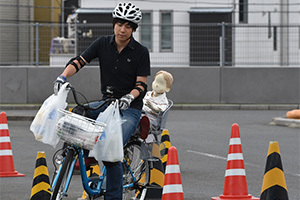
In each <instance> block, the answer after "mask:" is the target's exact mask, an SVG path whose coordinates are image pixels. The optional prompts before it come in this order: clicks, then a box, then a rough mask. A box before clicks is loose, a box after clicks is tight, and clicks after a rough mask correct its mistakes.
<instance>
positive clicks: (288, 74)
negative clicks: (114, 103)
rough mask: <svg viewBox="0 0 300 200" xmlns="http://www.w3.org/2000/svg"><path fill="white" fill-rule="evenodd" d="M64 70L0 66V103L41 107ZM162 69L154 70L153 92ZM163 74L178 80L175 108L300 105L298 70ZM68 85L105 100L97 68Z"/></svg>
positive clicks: (208, 70)
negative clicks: (180, 105) (190, 105)
mask: <svg viewBox="0 0 300 200" xmlns="http://www.w3.org/2000/svg"><path fill="white" fill-rule="evenodd" d="M62 70H63V68H61V67H60V68H59V67H39V68H36V67H0V103H1V104H7V103H8V104H11V103H39V104H40V103H42V102H43V101H44V100H45V99H46V98H47V97H49V96H50V95H51V94H52V93H53V81H54V80H55V79H56V77H57V75H58V74H60V73H61V72H62ZM159 70H161V68H151V77H149V78H148V85H149V90H151V83H152V81H153V77H154V75H155V73H156V72H157V71H159ZM164 70H166V71H169V72H170V73H171V74H172V75H173V76H174V83H173V85H172V88H171V91H170V92H169V93H168V94H167V96H168V98H170V99H172V100H173V101H174V103H200V104H204V103H205V104H219V103H226V104H300V84H299V80H300V68H299V67H298V68H292V67H279V68H269V67H268V68H263V67H260V68H251V67H247V68H245V67H244V68H238V67H201V68H198V67H186V68H184V67H182V68H177V67H169V68H164ZM69 81H70V83H72V85H73V86H75V88H76V89H77V90H78V91H80V92H81V93H83V94H84V95H85V96H86V97H87V99H88V100H97V99H100V98H101V94H100V80H99V68H98V67H94V66H88V67H85V68H84V69H82V70H81V71H80V73H78V74H76V75H75V76H73V77H71V78H70V79H69ZM69 96H71V95H69ZM70 101H73V99H72V98H70Z"/></svg>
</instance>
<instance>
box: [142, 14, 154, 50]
mask: <svg viewBox="0 0 300 200" xmlns="http://www.w3.org/2000/svg"><path fill="white" fill-rule="evenodd" d="M151 24H152V13H150V12H148V13H147V12H144V13H143V18H142V21H141V25H140V30H141V43H142V44H143V45H145V46H146V47H147V48H148V49H149V51H152V25H151Z"/></svg>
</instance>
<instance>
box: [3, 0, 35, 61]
mask: <svg viewBox="0 0 300 200" xmlns="http://www.w3.org/2000/svg"><path fill="white" fill-rule="evenodd" d="M32 5H33V0H1V6H0V23H1V27H0V38H1V41H9V43H10V45H2V44H1V41H0V59H1V63H18V62H22V63H25V64H27V63H29V62H30V61H31V60H32V54H31V51H30V50H28V49H31V48H32V45H31V41H32V29H31V28H28V27H25V26H22V24H23V23H28V22H31V21H32V19H33V9H32ZM11 24H14V25H16V26H12V25H11ZM11 52H14V53H13V54H12V53H11Z"/></svg>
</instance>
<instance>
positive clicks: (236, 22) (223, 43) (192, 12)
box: [76, 0, 300, 67]
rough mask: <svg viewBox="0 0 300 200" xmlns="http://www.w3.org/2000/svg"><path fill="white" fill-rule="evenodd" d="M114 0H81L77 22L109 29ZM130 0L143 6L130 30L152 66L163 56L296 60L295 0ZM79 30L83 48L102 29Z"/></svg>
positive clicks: (240, 61)
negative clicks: (140, 18) (139, 20)
mask: <svg viewBox="0 0 300 200" xmlns="http://www.w3.org/2000/svg"><path fill="white" fill-rule="evenodd" d="M118 2H119V1H99V0H81V3H80V8H79V9H78V10H77V11H76V12H77V13H78V19H79V24H80V23H84V24H92V23H103V29H101V30H106V31H104V32H103V34H106V33H109V29H110V28H111V27H110V26H107V25H104V24H105V23H107V24H109V23H111V11H112V10H113V8H114V7H115V6H116V5H117V3H118ZM133 3H135V4H136V5H137V6H139V7H140V8H141V10H142V11H143V21H142V23H141V25H140V28H139V29H138V30H137V32H136V33H135V35H134V36H135V38H136V39H137V40H139V41H140V42H141V43H143V44H144V45H146V46H147V47H148V48H149V50H150V56H151V61H152V64H153V65H154V66H155V65H158V66H161V65H164V64H161V63H162V62H161V61H162V60H168V61H169V62H167V63H166V65H167V66H172V67H174V66H178V67H186V66H243V65H249V63H252V62H253V61H255V62H256V63H261V64H262V65H277V64H278V65H282V66H287V65H297V64H299V62H300V56H299V55H300V41H299V40H300V39H299V38H300V36H299V34H300V33H299V31H298V26H299V19H300V16H299V7H300V3H299V2H298V0H275V1H270V2H265V1H264V2H261V1H259V0H253V1H251V2H250V1H249V2H248V0H239V1H238V0H211V1H201V0H197V1H195V0H164V1H161V0H148V1H147V0H146V1H133ZM105 26H106V27H105ZM85 28H87V26H86V27H85ZM82 33H84V34H81V35H80V36H79V38H78V39H79V40H81V44H84V43H86V44H84V45H80V46H81V48H85V47H86V45H87V44H89V43H90V41H92V40H93V39H95V38H96V37H98V36H99V35H101V33H99V31H98V32H97V31H96V30H95V31H93V28H91V27H89V28H87V30H85V31H82ZM88 33H93V35H89V34H88ZM94 33H96V34H94ZM84 41H85V42H84ZM296 41H297V42H296ZM81 50H82V49H79V51H81Z"/></svg>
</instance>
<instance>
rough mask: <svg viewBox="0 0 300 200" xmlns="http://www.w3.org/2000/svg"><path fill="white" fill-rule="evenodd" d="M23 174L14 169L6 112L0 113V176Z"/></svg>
mask: <svg viewBox="0 0 300 200" xmlns="http://www.w3.org/2000/svg"><path fill="white" fill-rule="evenodd" d="M18 176H25V174H21V173H19V172H17V171H15V166H14V160H13V155H12V149H11V144H10V137H9V132H8V125H7V118H6V113H5V112H1V113H0V177H18Z"/></svg>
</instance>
